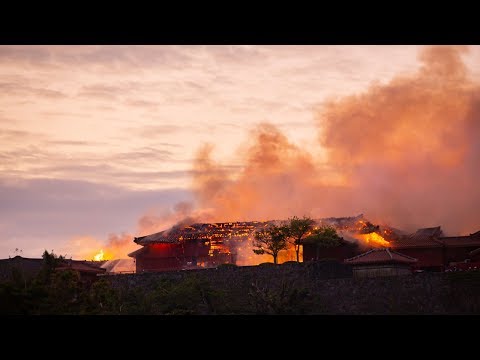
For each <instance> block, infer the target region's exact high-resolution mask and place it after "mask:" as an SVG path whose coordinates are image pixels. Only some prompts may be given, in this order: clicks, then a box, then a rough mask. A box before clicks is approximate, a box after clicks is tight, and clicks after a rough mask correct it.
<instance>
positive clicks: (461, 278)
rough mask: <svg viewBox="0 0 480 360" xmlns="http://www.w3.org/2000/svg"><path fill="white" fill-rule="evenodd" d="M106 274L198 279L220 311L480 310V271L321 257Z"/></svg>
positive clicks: (137, 281)
mask: <svg viewBox="0 0 480 360" xmlns="http://www.w3.org/2000/svg"><path fill="white" fill-rule="evenodd" d="M105 278H106V279H107V280H108V281H109V282H110V283H111V284H112V285H113V287H114V288H116V289H117V290H118V289H119V290H121V291H133V292H135V291H142V292H143V291H147V292H148V291H149V289H158V286H159V284H161V283H162V281H170V282H175V283H177V282H178V283H181V282H182V281H185V280H188V279H190V280H191V279H195V281H197V282H199V283H201V284H203V285H201V286H204V287H205V286H207V285H205V284H208V288H209V289H211V294H212V295H211V296H210V298H211V304H209V306H210V310H209V311H211V312H214V313H216V314H265V313H267V314H281V313H296V314H480V272H471V273H420V274H415V275H404V276H396V277H379V278H365V279H354V278H353V277H352V269H351V267H350V266H348V265H343V264H338V263H335V262H322V261H320V262H312V263H301V264H282V265H269V264H265V265H259V266H249V267H235V266H221V267H219V268H214V269H201V270H189V271H174V272H166V273H147V274H126V275H112V276H106V277H105ZM152 291H153V290H152ZM202 291H203V290H202ZM209 301H210V300H209ZM212 309H213V310H212Z"/></svg>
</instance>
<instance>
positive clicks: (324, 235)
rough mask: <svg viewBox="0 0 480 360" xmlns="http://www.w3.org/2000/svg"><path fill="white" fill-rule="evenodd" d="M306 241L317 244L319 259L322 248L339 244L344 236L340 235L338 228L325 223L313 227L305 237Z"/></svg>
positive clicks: (317, 256)
mask: <svg viewBox="0 0 480 360" xmlns="http://www.w3.org/2000/svg"><path fill="white" fill-rule="evenodd" d="M305 241H308V242H309V243H314V244H316V246H317V251H316V260H318V258H319V253H320V249H322V248H329V247H335V246H339V245H340V244H341V243H342V238H341V237H340V236H338V234H337V230H336V229H335V228H334V227H333V226H330V225H323V226H320V227H319V228H315V229H313V230H312V232H311V233H310V234H309V235H308V236H306V237H305Z"/></svg>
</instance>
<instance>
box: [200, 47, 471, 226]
mask: <svg viewBox="0 0 480 360" xmlns="http://www.w3.org/2000/svg"><path fill="white" fill-rule="evenodd" d="M466 52H468V48H466V47H450V46H437V47H429V48H425V49H424V50H423V51H422V52H421V53H420V54H419V59H420V61H421V62H422V67H420V69H419V70H418V72H417V73H413V74H400V75H399V76H397V77H396V78H394V79H392V80H391V81H390V82H389V83H387V84H373V85H371V86H370V87H369V88H368V89H366V90H365V92H363V93H360V94H355V95H352V96H348V97H343V98H339V99H332V100H329V101H327V102H326V103H324V104H323V106H322V110H321V111H320V110H318V111H317V113H316V114H315V118H316V123H317V125H318V132H319V149H317V150H320V151H322V150H323V151H326V153H327V161H326V162H325V161H323V162H320V161H319V160H317V159H316V158H315V157H314V155H313V154H312V153H309V152H308V151H307V150H305V149H303V148H300V147H298V146H296V145H294V144H293V143H291V142H290V141H289V140H288V138H287V137H286V136H285V135H284V134H282V133H281V132H280V131H279V129H278V128H276V127H275V126H273V125H271V124H260V125H259V126H258V127H257V128H255V129H253V130H252V133H251V134H250V137H249V138H250V139H253V141H252V142H251V143H250V144H249V145H248V146H247V147H246V148H245V149H241V153H243V154H244V156H243V158H242V164H243V166H242V170H241V171H239V172H238V173H236V174H230V173H229V171H227V169H228V168H227V167H226V166H224V165H222V164H219V163H216V162H215V161H213V159H212V154H214V148H213V147H212V146H211V145H206V146H204V147H202V148H201V149H199V151H198V154H197V158H196V160H195V163H194V170H195V171H194V174H195V177H194V182H193V189H194V192H195V195H196V200H197V202H198V206H199V208H200V209H208V213H209V219H210V220H211V219H214V220H215V221H234V220H267V219H275V218H276V219H285V218H287V217H289V216H293V215H297V216H302V215H308V216H315V217H317V216H321V217H323V216H349V215H352V214H356V213H361V212H363V213H365V214H366V215H367V217H368V218H370V219H372V220H373V221H375V222H386V223H389V224H391V225H392V226H396V227H400V228H403V229H405V230H412V231H413V230H415V229H416V228H417V227H424V226H425V227H428V226H435V225H442V227H443V228H444V231H446V232H450V233H468V232H473V231H476V230H478V228H480V222H479V217H478V203H479V200H480V188H479V187H478V186H477V185H476V181H477V179H478V178H479V176H480V163H479V160H478V159H480V145H479V141H478V136H479V135H480V131H479V130H480V118H479V115H480V87H479V85H478V84H476V83H474V82H472V81H471V80H470V78H469V76H468V71H467V68H466V66H465V65H464V63H463V62H462V57H461V56H462V54H464V53H466Z"/></svg>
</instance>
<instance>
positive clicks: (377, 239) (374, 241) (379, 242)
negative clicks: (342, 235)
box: [359, 232, 390, 246]
mask: <svg viewBox="0 0 480 360" xmlns="http://www.w3.org/2000/svg"><path fill="white" fill-rule="evenodd" d="M359 237H360V240H362V241H363V242H364V244H366V245H371V246H390V243H389V242H388V241H387V240H385V239H384V238H383V237H382V236H381V235H379V234H377V233H376V232H372V233H369V234H359Z"/></svg>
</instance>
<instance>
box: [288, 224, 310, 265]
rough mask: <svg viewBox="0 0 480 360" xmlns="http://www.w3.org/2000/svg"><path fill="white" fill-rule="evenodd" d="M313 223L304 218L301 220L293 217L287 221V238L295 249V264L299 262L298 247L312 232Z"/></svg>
mask: <svg viewBox="0 0 480 360" xmlns="http://www.w3.org/2000/svg"><path fill="white" fill-rule="evenodd" d="M314 224H315V221H314V220H313V219H311V218H309V217H306V216H304V217H303V218H302V219H300V218H298V217H296V216H294V217H292V218H289V219H288V225H287V228H288V238H290V241H291V243H292V244H293V245H294V247H295V253H296V255H297V262H299V261H300V255H299V254H300V245H301V241H302V239H303V238H304V237H305V236H306V235H308V233H309V232H310V231H311V230H312V227H313V225H314Z"/></svg>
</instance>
